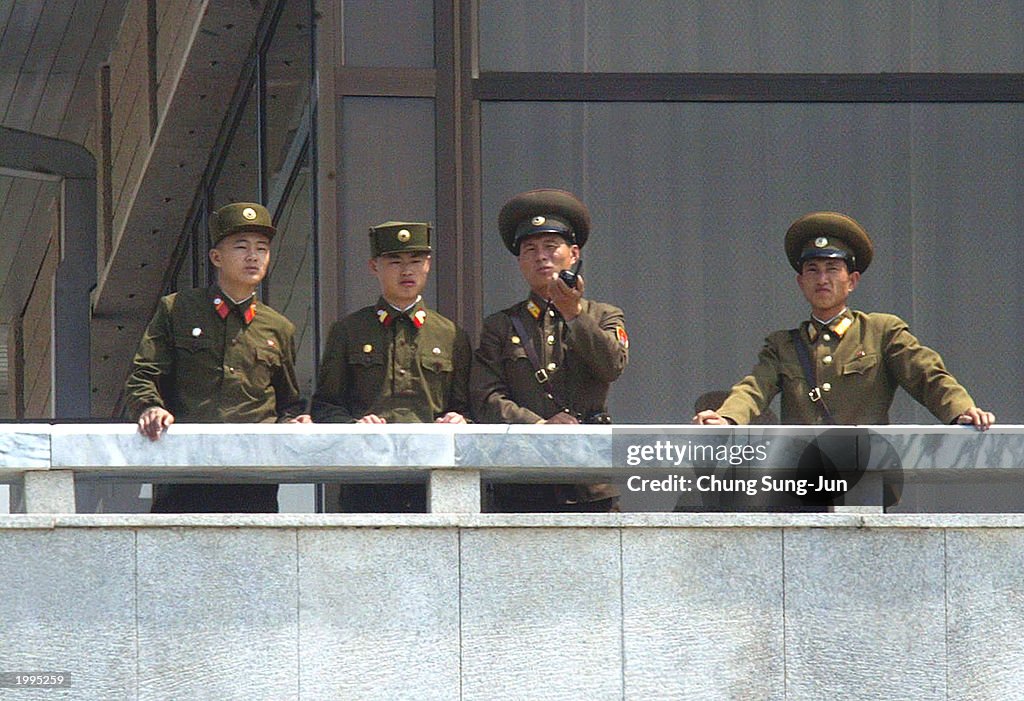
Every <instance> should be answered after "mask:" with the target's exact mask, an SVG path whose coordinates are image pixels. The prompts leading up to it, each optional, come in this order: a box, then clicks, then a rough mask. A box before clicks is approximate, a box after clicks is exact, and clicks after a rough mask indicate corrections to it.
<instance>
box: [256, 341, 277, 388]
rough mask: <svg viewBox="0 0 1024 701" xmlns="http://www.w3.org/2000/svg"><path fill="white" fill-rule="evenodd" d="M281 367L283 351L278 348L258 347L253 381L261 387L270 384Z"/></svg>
mask: <svg viewBox="0 0 1024 701" xmlns="http://www.w3.org/2000/svg"><path fill="white" fill-rule="evenodd" d="M280 367H281V352H280V351H279V350H277V349H276V348H269V347H268V348H257V349H256V362H255V363H254V364H253V383H254V384H256V385H257V386H260V387H265V386H267V385H269V384H270V381H271V379H272V378H273V377H274V374H275V373H276V372H277V370H278V368H280Z"/></svg>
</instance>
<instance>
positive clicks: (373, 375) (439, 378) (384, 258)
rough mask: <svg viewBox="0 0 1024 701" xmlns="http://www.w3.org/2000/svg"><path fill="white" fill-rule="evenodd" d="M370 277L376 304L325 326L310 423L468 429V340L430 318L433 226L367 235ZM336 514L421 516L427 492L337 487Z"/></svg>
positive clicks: (384, 227) (394, 226)
mask: <svg viewBox="0 0 1024 701" xmlns="http://www.w3.org/2000/svg"><path fill="white" fill-rule="evenodd" d="M370 249H371V256H372V257H371V258H370V264H369V265H370V272H371V273H373V275H374V276H375V277H376V278H377V282H378V284H379V285H380V298H379V299H378V300H377V303H376V304H375V305H373V306H370V307H364V308H362V309H360V310H359V311H357V312H354V313H353V314H350V315H349V316H347V317H345V318H344V319H342V320H341V321H338V322H335V323H334V324H333V325H332V326H331V330H330V333H329V335H328V338H327V345H326V347H325V348H324V354H323V359H322V360H321V361H320V372H319V382H318V383H317V390H316V393H315V394H314V395H313V404H312V414H313V418H314V420H316V421H318V422H359V423H431V422H434V423H466V414H468V413H469V365H470V361H471V351H470V346H469V338H468V337H467V336H466V333H465V332H464V331H463V330H462V329H460V328H459V327H457V326H456V325H455V323H454V322H452V321H450V320H449V319H447V318H445V317H444V316H442V315H441V314H438V313H437V312H436V311H434V310H432V309H428V308H427V306H426V304H424V302H423V295H422V292H423V288H424V286H425V285H426V284H427V275H428V273H429V272H430V262H431V247H430V225H429V224H423V223H416V222H393V221H392V222H385V223H383V224H379V225H378V226H375V227H372V228H371V229H370ZM339 507H340V508H341V510H342V511H371V512H372V511H384V512H407V511H425V510H426V489H425V487H424V486H423V485H412V484H410V485H405V484H382V485H372V484H365V485H363V484H357V485H343V486H342V488H341V496H340V500H339Z"/></svg>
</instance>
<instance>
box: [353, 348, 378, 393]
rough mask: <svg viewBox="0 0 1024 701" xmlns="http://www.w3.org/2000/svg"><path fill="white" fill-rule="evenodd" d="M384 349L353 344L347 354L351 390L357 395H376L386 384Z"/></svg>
mask: <svg viewBox="0 0 1024 701" xmlns="http://www.w3.org/2000/svg"><path fill="white" fill-rule="evenodd" d="M385 360H386V358H385V354H384V349H383V348H379V347H377V346H374V345H372V344H369V343H366V344H353V345H352V346H349V348H348V350H347V352H346V354H345V364H346V374H347V376H348V382H347V384H348V386H349V387H350V388H351V389H350V390H349V391H350V392H351V394H352V396H355V397H375V396H377V395H378V394H379V393H380V391H381V388H382V387H383V385H384V362H385Z"/></svg>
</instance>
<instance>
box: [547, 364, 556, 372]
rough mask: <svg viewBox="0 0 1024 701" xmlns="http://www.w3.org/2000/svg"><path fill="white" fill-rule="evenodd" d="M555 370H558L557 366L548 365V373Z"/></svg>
mask: <svg viewBox="0 0 1024 701" xmlns="http://www.w3.org/2000/svg"><path fill="white" fill-rule="evenodd" d="M556 368H558V366H557V365H555V364H554V363H548V371H549V372H550V371H552V370H555V369H556Z"/></svg>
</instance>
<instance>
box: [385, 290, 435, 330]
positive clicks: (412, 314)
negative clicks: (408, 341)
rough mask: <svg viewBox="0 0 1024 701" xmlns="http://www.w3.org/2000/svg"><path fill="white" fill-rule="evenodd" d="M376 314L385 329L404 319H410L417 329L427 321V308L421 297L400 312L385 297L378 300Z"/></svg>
mask: <svg viewBox="0 0 1024 701" xmlns="http://www.w3.org/2000/svg"><path fill="white" fill-rule="evenodd" d="M374 310H375V313H376V314H377V321H379V322H380V323H381V325H383V326H384V327H385V328H386V327H389V326H391V324H392V322H394V320H395V319H400V318H402V317H408V319H409V321H411V322H412V325H413V326H415V327H416V328H420V327H422V326H423V324H424V323H426V321H427V307H426V305H425V304H424V303H423V297H422V296H420V298H419V299H417V300H416V302H415V303H414V304H413V305H412V306H411V307H409V308H408V309H406V310H405V311H399V310H398V309H395V307H394V306H393V305H392V304H391V303H390V302H389V301H387V300H386V299H384V298H383V297H379V298H377V305H376V306H375V307H374Z"/></svg>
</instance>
